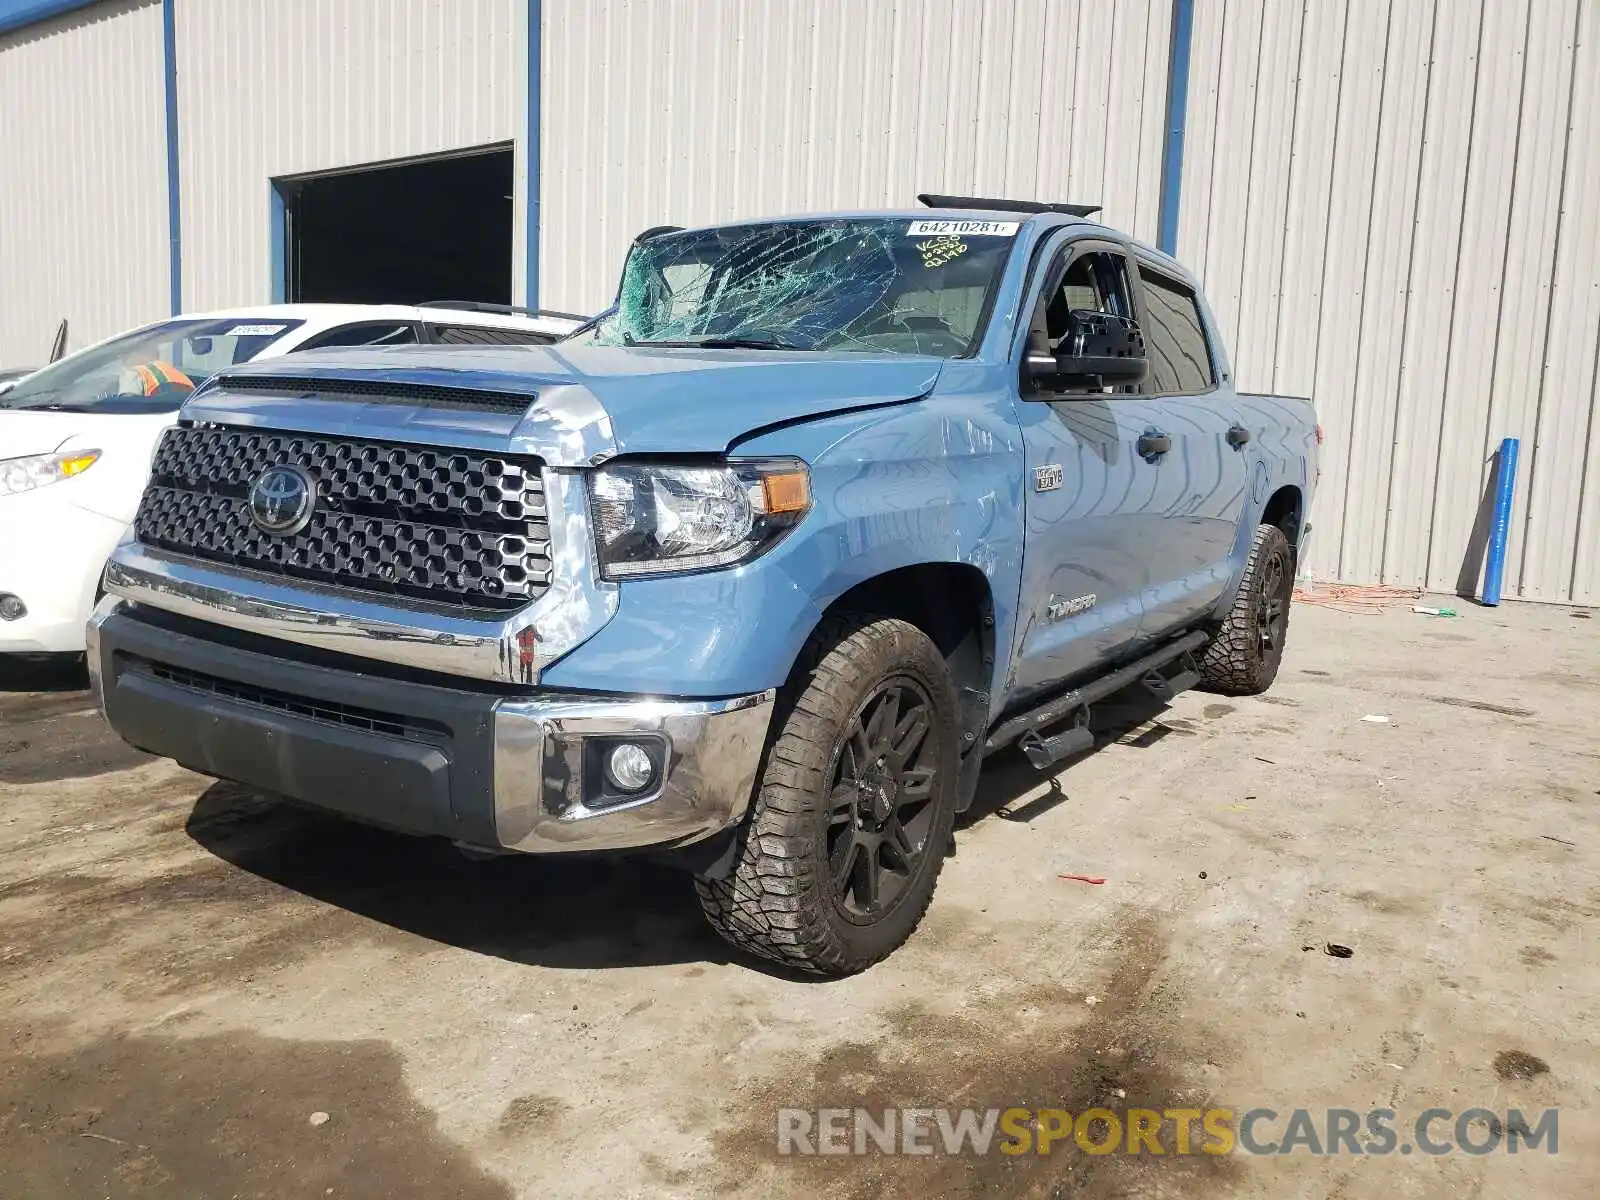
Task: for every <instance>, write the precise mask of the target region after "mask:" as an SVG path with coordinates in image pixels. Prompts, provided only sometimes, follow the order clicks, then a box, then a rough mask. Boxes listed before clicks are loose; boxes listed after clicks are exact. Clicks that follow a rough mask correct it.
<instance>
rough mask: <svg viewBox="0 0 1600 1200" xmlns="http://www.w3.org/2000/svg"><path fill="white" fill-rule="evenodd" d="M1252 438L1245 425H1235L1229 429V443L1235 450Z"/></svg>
mask: <svg viewBox="0 0 1600 1200" xmlns="http://www.w3.org/2000/svg"><path fill="white" fill-rule="evenodd" d="M1249 440H1250V431H1249V430H1248V429H1246V428H1245V427H1244V426H1243V425H1234V426H1233V427H1231V428H1230V429H1229V430H1228V445H1230V446H1232V447H1233V448H1234V449H1235V450H1237V449H1239V447H1241V446H1243V445H1244V444H1245V443H1246V442H1248V441H1249Z"/></svg>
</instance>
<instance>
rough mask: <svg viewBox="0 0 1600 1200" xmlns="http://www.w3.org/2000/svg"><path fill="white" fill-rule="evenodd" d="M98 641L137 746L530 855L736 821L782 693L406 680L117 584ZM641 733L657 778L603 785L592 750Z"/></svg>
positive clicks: (93, 653) (686, 838) (101, 684)
mask: <svg viewBox="0 0 1600 1200" xmlns="http://www.w3.org/2000/svg"><path fill="white" fill-rule="evenodd" d="M217 633H218V634H224V633H225V631H217ZM88 646H89V669H90V674H91V677H92V681H93V685H94V688H95V691H96V694H97V696H98V699H99V702H100V705H101V709H102V711H103V712H104V713H105V715H106V719H107V720H108V721H109V722H110V723H111V725H112V727H113V728H114V729H116V730H117V732H118V733H119V734H121V735H122V736H123V737H124V738H126V739H127V740H128V741H129V742H131V743H132V744H133V745H135V746H138V747H140V748H141V749H144V750H147V751H149V752H151V753H153V754H158V755H162V756H164V757H167V758H172V759H175V760H177V761H178V762H180V763H182V764H183V765H185V766H187V767H189V768H191V769H192V770H195V771H199V772H201V773H203V774H208V775H214V776H217V777H219V778H224V779H230V780H234V781H236V782H239V783H242V784H245V785H247V786H250V787H254V788H258V789H260V790H262V791H265V792H270V793H276V794H279V795H283V796H287V797H289V798H291V799H294V800H297V801H300V802H302V803H305V804H308V805H312V806H314V807H317V808H322V809H326V810H329V811H332V812H336V813H339V814H341V815H344V816H347V817H349V818H351V819H353V820H358V821H363V822H366V823H369V824H374V825H379V826H383V827H386V828H391V829H397V830H400V831H402V832H406V833H414V834H424V835H434V836H440V837H447V838H449V839H451V840H452V841H455V842H458V843H461V844H463V845H467V846H472V847H476V848H481V849H490V850H511V851H521V852H525V853H566V852H574V851H616V850H629V849H643V848H651V847H657V848H665V847H672V846H681V845H686V844H689V843H692V842H695V841H698V840H700V839H702V838H705V837H707V836H709V835H711V834H713V833H716V832H717V831H718V830H721V829H724V828H727V827H728V826H730V825H733V824H735V823H736V822H737V821H739V820H740V819H741V818H742V817H743V816H744V813H745V811H746V809H747V808H748V806H749V804H750V800H751V796H752V793H753V792H754V789H755V786H756V775H757V772H758V771H759V769H760V763H761V753H762V748H763V746H764V744H765V741H766V737H767V730H768V726H769V724H770V723H771V720H772V710H773V700H774V693H773V692H771V691H765V692H759V693H755V694H753V695H746V696H735V697H731V698H720V699H709V700H706V699H661V698H644V697H607V696H586V695H574V694H570V693H556V692H543V693H540V692H530V693H527V694H525V695H521V696H514V697H508V696H506V695H504V694H502V693H496V692H482V691H475V690H470V689H465V688H463V687H460V686H456V684H455V683H451V682H449V681H446V682H443V683H441V684H438V685H435V684H432V683H426V684H424V683H414V682H397V681H394V680H391V679H387V678H384V677H382V676H377V675H373V674H370V673H368V672H365V671H360V670H349V669H339V668H335V667H330V666H328V665H325V664H324V662H319V661H313V660H312V658H309V657H307V656H305V655H304V654H303V653H301V654H299V655H294V656H291V655H289V654H287V653H285V654H282V655H280V654H272V653H263V652H262V651H260V650H258V649H247V648H245V647H244V646H243V645H241V644H237V640H236V639H231V638H225V637H223V636H216V637H214V636H208V634H207V632H206V631H205V630H204V627H202V626H198V625H196V624H195V623H193V622H180V623H178V624H176V625H175V624H174V623H173V622H172V620H171V619H170V618H166V617H164V616H163V615H162V614H161V613H159V612H157V613H151V612H150V611H149V610H143V611H142V610H141V609H140V608H139V606H137V605H130V604H128V603H127V602H126V601H124V600H122V599H121V598H119V597H116V596H107V597H106V598H105V599H103V600H102V601H101V602H100V605H99V607H98V608H96V610H95V613H94V616H93V618H92V619H91V620H90V622H89V629H88ZM285 649H286V651H288V650H289V649H291V648H288V647H286V648H285ZM634 738H637V739H640V740H641V741H644V742H647V743H648V744H649V745H650V746H651V748H652V751H653V752H654V753H655V754H656V755H657V761H658V762H659V765H660V770H659V773H658V779H657V782H656V783H655V784H653V785H651V786H650V787H649V788H648V789H647V790H646V791H645V792H643V793H641V794H639V795H638V796H630V797H619V796H617V795H616V794H615V793H614V792H613V793H612V794H609V795H607V794H604V793H605V789H604V788H601V787H597V786H596V782H597V775H596V769H597V764H598V761H599V754H598V753H597V751H599V750H601V749H603V748H604V747H605V746H608V745H610V744H613V743H614V742H615V741H616V740H619V739H634Z"/></svg>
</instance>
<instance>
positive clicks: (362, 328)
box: [300, 321, 417, 350]
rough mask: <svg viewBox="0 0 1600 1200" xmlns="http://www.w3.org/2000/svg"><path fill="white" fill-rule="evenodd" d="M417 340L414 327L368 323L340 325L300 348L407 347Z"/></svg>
mask: <svg viewBox="0 0 1600 1200" xmlns="http://www.w3.org/2000/svg"><path fill="white" fill-rule="evenodd" d="M416 340H417V331H416V329H415V327H413V326H411V325H408V324H406V323H404V322H395V321H384V322H375V321H369V322H367V323H366V324H364V325H341V326H339V328H337V329H330V330H328V332H327V333H322V334H318V335H317V336H316V337H314V338H311V339H310V340H309V341H307V342H306V344H305V345H304V346H302V347H300V348H301V349H302V350H322V349H325V348H327V347H330V346H409V345H411V344H413V343H414V342H415V341H416Z"/></svg>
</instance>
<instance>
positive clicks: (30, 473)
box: [0, 450, 100, 496]
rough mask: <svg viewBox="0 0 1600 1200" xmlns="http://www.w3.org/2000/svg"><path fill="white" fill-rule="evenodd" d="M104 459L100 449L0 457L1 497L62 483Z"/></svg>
mask: <svg viewBox="0 0 1600 1200" xmlns="http://www.w3.org/2000/svg"><path fill="white" fill-rule="evenodd" d="M99 458H100V451H98V450H67V451H64V452H63V453H60V454H30V455H29V456H28V457H27V458H0V496H14V495H16V494H17V493H18V492H31V491H33V489H34V488H41V487H44V486H45V484H47V483H60V482H61V481H62V480H63V479H71V478H72V477H73V476H74V475H82V474H83V473H84V472H85V471H87V470H88V469H89V468H90V467H92V466H94V464H95V463H96V462H97V461H98V460H99Z"/></svg>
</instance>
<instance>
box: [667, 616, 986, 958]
mask: <svg viewBox="0 0 1600 1200" xmlns="http://www.w3.org/2000/svg"><path fill="white" fill-rule="evenodd" d="M785 691H786V693H787V695H786V697H785V699H786V700H787V701H788V702H789V703H788V705H787V707H786V708H780V714H785V713H786V715H781V719H780V724H779V725H778V727H777V728H776V729H775V730H774V732H773V737H772V741H771V743H770V746H769V750H768V754H767V761H766V769H765V772H764V774H763V776H762V779H761V786H760V790H759V793H758V795H757V798H756V801H755V804H754V811H753V812H752V814H751V816H750V819H749V821H748V822H747V823H746V824H745V827H744V829H743V830H742V831H741V833H740V846H739V858H738V861H737V864H736V865H735V867H734V869H733V872H732V874H731V875H730V876H729V877H728V878H726V879H716V880H699V881H697V883H696V888H697V890H698V891H699V895H700V905H701V908H702V909H703V910H704V911H705V914H706V917H707V919H708V920H709V921H710V922H711V924H712V926H713V927H714V928H715V929H716V930H717V932H718V933H720V934H721V935H722V936H723V937H724V938H726V939H727V940H728V941H730V942H732V943H733V944H734V945H735V946H738V947H740V948H741V949H744V950H747V951H749V952H750V953H752V954H757V955H760V956H761V957H763V958H767V959H771V960H773V961H775V962H779V963H783V964H785V965H788V966H791V967H795V968H798V969H800V970H803V971H809V972H812V973H815V974H819V975H849V974H853V973H855V972H857V971H861V970H864V969H865V968H867V967H869V966H871V965H872V964H873V963H875V962H877V961H879V960H880V959H882V958H885V957H887V956H888V955H889V954H890V953H891V952H893V951H894V950H895V949H896V948H898V947H899V946H900V945H901V944H902V943H904V942H905V940H906V939H907V938H909V937H910V936H911V933H912V931H913V930H914V929H916V927H917V924H918V922H920V921H921V920H922V915H923V913H925V912H926V911H927V908H928V904H929V902H930V901H931V900H932V899H933V889H934V885H935V884H936V882H937V881H938V878H939V871H940V868H941V867H942V865H943V861H944V854H945V847H946V845H947V844H948V842H949V839H950V829H951V824H952V822H953V820H954V814H955V795H956V777H957V774H958V771H959V758H960V755H959V747H958V744H957V736H958V735H957V730H958V724H957V720H956V697H955V688H954V686H953V685H952V683H951V681H950V673H949V671H948V669H947V668H946V667H945V663H944V659H943V657H942V656H941V655H940V654H939V651H938V648H937V647H935V646H934V644H933V642H932V641H930V640H929V638H928V636H927V635H926V634H924V633H923V632H922V631H921V630H920V629H918V628H916V627H915V626H914V625H910V624H908V623H907V622H905V621H899V620H892V619H888V618H871V617H842V618H832V619H830V620H828V621H826V622H824V624H823V626H822V627H821V628H820V629H819V630H818V631H817V633H816V634H815V635H813V638H812V641H811V644H810V646H808V649H807V653H806V654H805V655H804V656H802V659H801V666H800V667H799V668H798V669H797V671H796V676H795V678H794V679H792V680H791V681H790V683H789V685H788V687H787V688H786V689H785Z"/></svg>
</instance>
